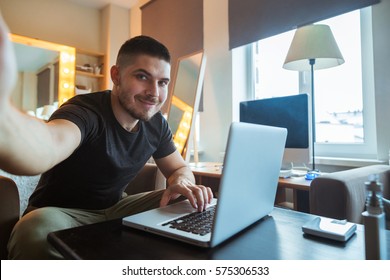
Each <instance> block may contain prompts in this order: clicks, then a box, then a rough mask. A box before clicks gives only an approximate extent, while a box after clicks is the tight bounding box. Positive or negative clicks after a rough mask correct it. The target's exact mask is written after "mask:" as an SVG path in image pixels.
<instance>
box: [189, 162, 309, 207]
mask: <svg viewBox="0 0 390 280" xmlns="http://www.w3.org/2000/svg"><path fill="white" fill-rule="evenodd" d="M190 167H191V170H192V172H193V173H194V175H195V179H196V182H197V184H200V185H205V186H208V187H211V188H212V189H213V191H214V192H215V193H217V192H218V187H219V183H220V179H221V175H222V164H221V163H218V162H207V163H199V164H198V165H195V164H190ZM310 183H311V181H310V180H306V179H305V178H304V177H292V178H279V183H278V191H277V194H276V199H275V205H281V206H284V207H286V206H287V207H289V208H292V209H294V210H298V211H301V212H306V213H309V192H310ZM286 189H291V190H292V198H293V203H292V205H290V204H289V203H286Z"/></svg>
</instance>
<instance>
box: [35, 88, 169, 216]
mask: <svg viewBox="0 0 390 280" xmlns="http://www.w3.org/2000/svg"><path fill="white" fill-rule="evenodd" d="M110 95H111V91H104V92H97V93H91V94H85V95H77V96H75V97H73V98H72V99H70V100H69V101H68V102H66V103H64V104H63V105H62V106H61V107H60V108H59V109H58V110H57V111H56V112H55V113H54V114H53V115H52V117H51V120H52V119H66V120H69V121H72V122H73V123H75V124H76V125H77V126H78V127H79V128H80V131H81V143H80V145H79V147H78V148H77V149H76V150H75V151H74V153H73V154H72V155H71V156H69V158H67V159H66V160H64V161H63V162H61V163H59V164H58V165H56V166H54V167H53V168H52V169H50V170H49V171H47V172H45V173H43V174H42V176H41V179H40V181H39V183H38V186H37V188H36V190H35V191H34V193H33V194H32V195H31V197H30V200H29V204H30V205H32V206H35V207H43V206H58V207H69V208H82V209H104V208H107V207H110V206H112V205H114V204H115V203H116V202H118V201H119V199H120V198H121V195H122V193H123V191H124V189H125V188H126V186H127V184H128V183H129V182H130V181H131V180H132V179H133V178H134V177H135V176H136V175H137V173H138V172H139V171H140V170H141V169H142V167H143V166H144V165H145V163H146V162H147V161H148V160H149V159H150V157H151V156H153V157H154V158H156V159H157V158H162V157H165V156H168V155H170V154H171V153H173V152H174V151H175V150H176V148H175V145H174V143H173V141H172V133H171V130H170V129H169V126H168V123H167V121H166V120H165V118H164V117H163V116H162V114H161V113H157V114H156V115H155V116H154V117H152V119H151V120H149V121H148V122H143V121H140V122H139V130H138V131H137V132H128V131H126V130H125V129H124V128H123V127H122V126H121V125H120V124H119V123H118V121H117V120H116V118H115V116H114V113H113V111H112V108H111V99H110Z"/></svg>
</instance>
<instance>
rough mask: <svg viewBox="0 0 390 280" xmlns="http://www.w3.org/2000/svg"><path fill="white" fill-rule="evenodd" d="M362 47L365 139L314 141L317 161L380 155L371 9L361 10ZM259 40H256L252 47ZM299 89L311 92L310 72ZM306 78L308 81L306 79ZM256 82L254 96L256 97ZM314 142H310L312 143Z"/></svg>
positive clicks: (301, 74)
mask: <svg viewBox="0 0 390 280" xmlns="http://www.w3.org/2000/svg"><path fill="white" fill-rule="evenodd" d="M360 24H361V48H362V83H363V84H362V95H363V96H362V98H363V109H364V110H363V130H364V142H363V143H340V144H339V143H315V153H316V154H315V158H316V164H318V163H319V164H321V163H325V164H327V163H329V161H330V160H333V161H344V162H346V161H348V160H350V161H355V162H356V161H372V160H376V159H377V145H376V143H377V139H376V138H377V137H376V115H375V114H376V113H375V86H374V63H373V37H372V9H371V7H367V8H363V9H361V10H360ZM255 44H256V43H253V44H252V46H253V48H254V47H255ZM253 55H254V51H252V52H251V57H250V61H251V63H254V56H253ZM253 71H255V68H254V67H253ZM252 76H253V79H252V80H251V82H252V84H253V85H255V80H254V78H255V75H254V72H252ZM298 76H299V92H300V93H304V92H309V93H310V91H311V90H310V87H309V86H310V83H307V81H310V72H309V71H305V72H299V75H298ZM303 81H306V83H303ZM254 88H255V87H254V86H253V92H252V98H254V97H255V91H254ZM310 145H311V143H310Z"/></svg>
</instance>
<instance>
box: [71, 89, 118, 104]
mask: <svg viewBox="0 0 390 280" xmlns="http://www.w3.org/2000/svg"><path fill="white" fill-rule="evenodd" d="M110 93H111V91H110V90H106V91H99V92H92V93H87V94H79V95H75V96H73V97H72V98H71V99H69V100H68V101H67V102H66V103H65V104H77V105H85V104H91V105H94V104H102V103H106V102H107V101H108V100H109V99H110Z"/></svg>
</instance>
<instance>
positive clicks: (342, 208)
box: [310, 165, 390, 224]
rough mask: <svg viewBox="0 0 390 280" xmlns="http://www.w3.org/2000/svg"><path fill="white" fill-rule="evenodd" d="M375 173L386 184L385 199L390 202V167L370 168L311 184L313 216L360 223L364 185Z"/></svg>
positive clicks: (344, 172)
mask: <svg viewBox="0 0 390 280" xmlns="http://www.w3.org/2000/svg"><path fill="white" fill-rule="evenodd" d="M373 174H377V175H378V176H379V180H380V181H381V182H382V184H383V197H384V198H387V199H390V166H389V165H370V166H365V167H359V168H354V169H350V170H345V171H339V172H334V173H329V174H326V175H323V176H320V177H318V178H316V179H314V180H313V182H312V183H311V185H310V213H312V214H315V215H320V216H325V217H330V218H335V219H347V220H348V221H350V222H354V223H359V224H361V223H362V222H363V219H362V215H361V214H362V212H363V211H364V209H365V200H366V189H365V184H364V183H365V182H366V181H368V178H369V176H370V175H373Z"/></svg>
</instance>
